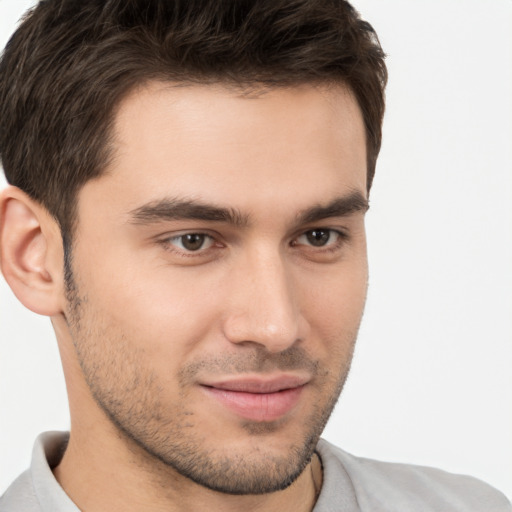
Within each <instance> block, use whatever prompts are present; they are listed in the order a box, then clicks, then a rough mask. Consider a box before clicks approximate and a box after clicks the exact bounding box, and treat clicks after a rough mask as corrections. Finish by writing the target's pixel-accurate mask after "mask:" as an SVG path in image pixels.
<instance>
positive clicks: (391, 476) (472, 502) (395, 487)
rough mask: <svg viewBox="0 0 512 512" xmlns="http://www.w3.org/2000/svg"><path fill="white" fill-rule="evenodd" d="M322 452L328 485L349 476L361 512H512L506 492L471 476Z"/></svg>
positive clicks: (326, 447) (323, 448) (330, 448)
mask: <svg viewBox="0 0 512 512" xmlns="http://www.w3.org/2000/svg"><path fill="white" fill-rule="evenodd" d="M317 449H318V452H319V454H320V456H321V458H322V462H323V464H324V477H325V481H324V482H325V484H326V485H329V482H331V484H332V480H333V479H332V477H334V478H336V477H337V476H339V477H340V478H344V479H346V478H347V477H348V479H349V480H350V483H351V487H352V491H353V493H354V495H355V499H356V501H357V503H358V505H359V508H360V510H361V511H362V512H366V511H378V512H387V511H393V512H399V511H404V512H405V511H407V512H409V511H411V510H414V511H415V512H446V511H450V512H473V511H474V512H484V511H485V512H512V505H511V504H510V502H509V501H508V500H507V498H506V497H505V496H504V495H503V494H502V493H501V492H499V491H498V490H496V489H494V488H493V487H491V486H490V485H488V484H486V483H484V482H482V481H480V480H478V479H476V478H473V477H470V476H465V475H455V474H452V473H447V472H446V471H442V470H440V469H435V468H430V467H424V466H415V465H409V464H398V463H390V462H381V461H377V460H372V459H366V458H362V457H356V456H354V455H351V454H349V453H347V452H345V451H343V450H341V449H340V448H337V447H336V446H334V445H332V444H330V443H328V442H327V441H325V440H321V441H320V443H319V444H318V447H317Z"/></svg>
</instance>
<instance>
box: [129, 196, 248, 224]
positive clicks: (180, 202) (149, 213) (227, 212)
mask: <svg viewBox="0 0 512 512" xmlns="http://www.w3.org/2000/svg"><path fill="white" fill-rule="evenodd" d="M130 217H131V222H132V223H133V224H151V223H156V222H162V221H169V220H204V221H208V222H224V223H227V224H232V225H234V226H236V227H245V226H247V225H248V223H249V219H248V217H247V216H246V215H242V214H241V213H240V212H239V211H238V210H236V209H235V208H224V207H220V206H215V205H211V204H206V203H202V202H201V201H196V200H190V199H178V198H164V199H160V200H159V201H154V202H151V203H148V204H145V205H143V206H141V207H139V208H136V209H135V210H132V211H131V212H130Z"/></svg>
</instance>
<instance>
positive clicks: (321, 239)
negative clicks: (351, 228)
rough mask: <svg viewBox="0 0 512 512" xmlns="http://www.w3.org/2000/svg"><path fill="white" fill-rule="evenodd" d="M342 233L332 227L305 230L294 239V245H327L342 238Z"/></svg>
mask: <svg viewBox="0 0 512 512" xmlns="http://www.w3.org/2000/svg"><path fill="white" fill-rule="evenodd" d="M342 236H343V235H342V233H340V232H339V231H335V230H334V229H326V228H315V229H310V230H309V231H306V232H305V233H303V234H302V235H300V236H299V237H297V238H296V239H295V243H294V245H299V244H300V245H309V246H311V247H328V246H331V245H334V244H336V243H338V242H339V241H340V238H342Z"/></svg>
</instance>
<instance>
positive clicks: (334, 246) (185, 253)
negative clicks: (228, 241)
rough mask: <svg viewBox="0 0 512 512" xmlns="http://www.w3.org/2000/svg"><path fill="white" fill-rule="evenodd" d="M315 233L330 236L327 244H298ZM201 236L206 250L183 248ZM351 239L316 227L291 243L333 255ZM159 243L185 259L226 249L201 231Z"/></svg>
mask: <svg viewBox="0 0 512 512" xmlns="http://www.w3.org/2000/svg"><path fill="white" fill-rule="evenodd" d="M314 232H327V233H328V234H329V238H328V240H327V244H326V245H323V246H314V245H309V244H301V243H300V242H298V240H299V239H300V238H302V237H307V236H308V234H310V233H314ZM194 235H195V236H201V237H204V238H205V240H210V245H209V246H208V247H206V248H203V246H201V247H199V248H198V249H197V250H196V251H193V250H188V249H186V248H184V247H183V239H184V237H186V236H194ZM333 235H335V236H336V239H335V240H334V241H333V242H331V238H332V236H333ZM348 239H349V235H348V234H347V233H346V232H345V231H342V230H340V229H333V228H322V227H316V228H311V229H308V230H306V231H303V232H301V233H300V234H299V235H298V236H296V237H295V238H294V239H293V240H292V241H291V242H290V246H291V247H298V246H300V245H304V246H305V247H307V248H308V249H310V250H313V251H315V253H319V254H322V253H332V252H336V251H338V250H339V249H340V248H341V247H342V246H343V245H344V244H345V243H346V242H347V241H348ZM173 242H180V243H181V245H182V247H181V248H180V247H176V245H174V243H173ZM159 243H160V244H161V245H162V246H163V247H164V248H165V249H166V250H167V251H170V252H173V253H176V254H178V255H179V256H182V257H185V258H194V257H204V256H205V255H206V254H208V253H210V250H214V249H215V247H214V246H215V245H217V248H218V249H220V248H222V247H224V244H222V243H221V242H218V241H216V238H215V236H213V235H210V234H208V233H204V232H201V231H188V232H185V233H180V234H178V235H174V236H172V237H168V238H165V239H163V240H160V241H159Z"/></svg>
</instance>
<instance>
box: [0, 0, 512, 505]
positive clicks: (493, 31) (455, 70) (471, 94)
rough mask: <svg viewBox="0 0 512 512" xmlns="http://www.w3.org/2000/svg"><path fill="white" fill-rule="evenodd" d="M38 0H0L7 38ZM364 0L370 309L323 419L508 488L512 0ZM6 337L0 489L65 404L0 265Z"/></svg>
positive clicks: (41, 340)
mask: <svg viewBox="0 0 512 512" xmlns="http://www.w3.org/2000/svg"><path fill="white" fill-rule="evenodd" d="M31 3H32V2H30V1H21V0H0V43H1V45H2V47H3V45H4V44H5V42H6V40H7V38H8V35H9V34H10V33H11V32H12V30H13V29H14V26H15V23H16V20H17V19H18V18H19V16H20V15H21V13H22V12H23V11H24V8H25V7H26V6H28V5H30V4H31ZM354 3H355V6H356V7H357V8H358V9H359V10H360V11H361V13H362V15H363V17H365V18H366V19H368V20H369V21H370V22H371V23H372V24H373V25H374V27H375V28H376V29H377V31H378V33H379V35H380V39H381V42H382V45H383V47H384V49H385V51H386V52H387V53H388V66H389V73H390V81H389V87H388V108H387V114H386V121H385V127H384V143H383V149H382V153H381V157H380V160H379V163H378V167H377V177H376V180H375V184H374V188H373V191H372V206H371V210H370V213H369V216H368V236H369V251H370V271H371V282H370V292H369V298H368V304H367V310H366V314H365V319H364V321H363V327H362V330H361V333H360V338H359V342H358V349H357V351H356V358H355V362H354V365H353V370H352V374H351V377H350V379H349V382H348V384H347V386H346V388H345V391H344V393H343V395H342V399H341V402H340V404H339V405H338V407H337V409H336V411H335V413H334V415H333V417H332V419H331V422H330V424H329V426H328V428H327V431H326V433H325V435H326V437H327V438H328V439H330V440H332V441H334V442H335V443H336V444H339V445H341V446H342V447H344V448H345V449H346V450H348V451H352V452H353V453H355V454H358V455H363V456H368V457H373V458H380V459H385V460H394V461H403V462H415V463H419V464H425V465H433V466H439V467H442V468H444V469H447V470H449V471H453V472H461V473H469V474H473V475H475V476H477V477H479V478H481V479H484V480H486V481H488V482H490V483H491V484H493V485H494V486H496V487H498V488H499V489H501V490H502V491H504V492H505V493H506V494H507V495H508V496H509V497H512V206H511V205H512V150H511V147H512V36H511V34H512V0H493V1H492V2H483V1H481V0H464V1H461V0H430V1H428V2H426V1H420V0H387V1H385V2H384V1H382V0H354ZM0 122H1V120H0ZM0 339H1V342H0V493H1V492H2V491H3V490H4V489H5V488H6V487H7V485H8V483H9V482H10V481H11V480H12V479H13V478H14V477H15V476H16V475H17V474H18V473H19V472H20V471H21V470H23V469H24V468H25V467H26V466H27V465H28V464H29V459H30V451H31V446H32V443H33V440H34V438H35V436H36V435H37V434H38V433H39V432H41V431H43V430H48V429H66V428H67V426H68V413H67V407H66V395H65V390H64V380H63V376H62V371H61V369H60V363H59V360H58V354H57V349H56V343H55V341H54V338H53V333H52V330H51V327H50V323H49V320H47V319H46V318H41V317H37V316H36V315H34V314H32V313H30V312H28V311H26V310H24V309H23V307H22V306H20V305H18V304H17V302H16V300H15V299H14V297H13V296H12V294H11V292H10V290H8V288H7V286H6V284H5V283H4V282H3V281H1V280H0Z"/></svg>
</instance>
